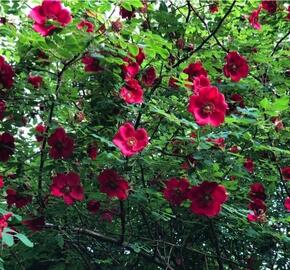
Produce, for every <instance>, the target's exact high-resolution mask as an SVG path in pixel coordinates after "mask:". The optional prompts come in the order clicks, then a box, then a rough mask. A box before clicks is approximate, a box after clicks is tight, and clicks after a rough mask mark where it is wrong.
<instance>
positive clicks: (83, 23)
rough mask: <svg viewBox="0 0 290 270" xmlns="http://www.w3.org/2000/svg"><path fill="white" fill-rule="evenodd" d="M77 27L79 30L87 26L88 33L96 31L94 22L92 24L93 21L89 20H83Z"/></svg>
mask: <svg viewBox="0 0 290 270" xmlns="http://www.w3.org/2000/svg"><path fill="white" fill-rule="evenodd" d="M77 28H78V29H79V30H81V29H83V28H86V32H88V33H92V32H94V29H95V26H94V24H92V23H91V22H89V21H87V20H82V21H81V22H80V23H79V24H78V25H77Z"/></svg>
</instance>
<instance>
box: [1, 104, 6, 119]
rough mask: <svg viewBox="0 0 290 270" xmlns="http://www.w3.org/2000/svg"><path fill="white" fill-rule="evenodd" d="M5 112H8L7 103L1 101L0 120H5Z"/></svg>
mask: <svg viewBox="0 0 290 270" xmlns="http://www.w3.org/2000/svg"><path fill="white" fill-rule="evenodd" d="M5 111H6V102H5V100H2V99H0V120H2V119H3V118H4V113H5Z"/></svg>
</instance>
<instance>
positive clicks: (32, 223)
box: [22, 216, 45, 232]
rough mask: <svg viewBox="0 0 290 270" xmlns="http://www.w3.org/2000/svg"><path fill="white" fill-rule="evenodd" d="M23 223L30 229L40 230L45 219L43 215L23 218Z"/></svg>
mask: <svg viewBox="0 0 290 270" xmlns="http://www.w3.org/2000/svg"><path fill="white" fill-rule="evenodd" d="M22 224H23V225H25V226H26V227H27V228H28V229H29V230H31V231H33V232H38V231H41V230H42V229H43V228H44V225H45V219H44V217H43V216H40V217H34V218H30V219H25V220H23V221H22Z"/></svg>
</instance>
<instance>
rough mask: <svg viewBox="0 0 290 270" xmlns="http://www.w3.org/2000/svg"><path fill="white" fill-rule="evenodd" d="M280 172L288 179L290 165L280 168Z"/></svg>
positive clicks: (289, 177) (289, 178)
mask: <svg viewBox="0 0 290 270" xmlns="http://www.w3.org/2000/svg"><path fill="white" fill-rule="evenodd" d="M281 173H282V175H283V177H284V179H285V180H288V181H290V167H284V168H282V169H281Z"/></svg>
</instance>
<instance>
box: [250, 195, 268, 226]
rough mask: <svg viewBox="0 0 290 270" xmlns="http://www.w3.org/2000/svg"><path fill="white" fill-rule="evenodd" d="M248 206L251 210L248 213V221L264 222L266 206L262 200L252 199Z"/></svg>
mask: <svg viewBox="0 0 290 270" xmlns="http://www.w3.org/2000/svg"><path fill="white" fill-rule="evenodd" d="M248 208H249V209H250V210H251V212H250V214H248V221H249V222H265V220H266V216H265V212H266V210H267V206H266V204H265V202H264V201H263V200H260V199H254V200H253V201H251V203H250V204H249V206H248Z"/></svg>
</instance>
